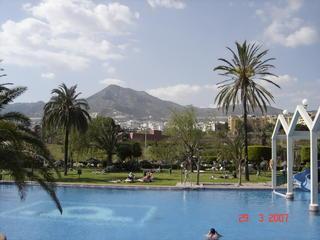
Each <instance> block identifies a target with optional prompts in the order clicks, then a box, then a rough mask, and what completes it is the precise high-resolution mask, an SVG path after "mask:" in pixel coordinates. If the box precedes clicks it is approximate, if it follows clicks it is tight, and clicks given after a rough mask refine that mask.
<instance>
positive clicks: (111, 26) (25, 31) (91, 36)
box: [0, 0, 139, 70]
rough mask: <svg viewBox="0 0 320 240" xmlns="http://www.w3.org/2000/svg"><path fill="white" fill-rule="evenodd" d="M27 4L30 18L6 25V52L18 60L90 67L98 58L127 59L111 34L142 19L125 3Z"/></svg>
mask: <svg viewBox="0 0 320 240" xmlns="http://www.w3.org/2000/svg"><path fill="white" fill-rule="evenodd" d="M24 9H25V10H26V13H27V14H29V17H27V18H24V19H22V20H20V21H12V20H7V21H6V22H4V23H3V24H2V25H1V28H0V55H1V57H2V58H4V59H6V62H8V63H12V64H17V65H23V66H34V65H41V66H51V65H59V66H65V67H68V68H70V69H73V70H79V69H84V68H86V67H88V65H89V64H90V63H91V62H92V61H93V60H103V61H105V60H110V59H112V60H115V59H121V58H123V52H120V49H118V47H117V45H118V43H117V44H113V43H112V42H111V41H109V40H107V39H108V37H109V36H110V35H118V36H119V37H118V39H120V40H118V41H121V37H122V38H123V37H124V36H126V34H127V33H128V32H127V31H128V28H129V27H130V25H132V24H134V23H135V21H136V20H137V19H138V18H139V14H138V13H135V12H132V11H131V10H130V9H129V7H127V6H125V5H121V4H119V3H109V4H95V3H94V2H91V1H88V0H43V1H41V2H40V3H38V4H35V5H32V4H30V3H29V4H25V5H24ZM109 39H110V38H109ZM123 44H124V43H123Z"/></svg>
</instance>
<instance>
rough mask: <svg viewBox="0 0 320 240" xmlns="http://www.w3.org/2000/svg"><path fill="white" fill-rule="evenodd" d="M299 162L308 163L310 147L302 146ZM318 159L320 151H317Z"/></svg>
mask: <svg viewBox="0 0 320 240" xmlns="http://www.w3.org/2000/svg"><path fill="white" fill-rule="evenodd" d="M300 156H301V162H302V163H304V164H305V163H307V162H308V163H309V162H310V146H302V147H301V150H300ZM318 159H320V151H319V150H318Z"/></svg>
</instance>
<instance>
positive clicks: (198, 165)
mask: <svg viewBox="0 0 320 240" xmlns="http://www.w3.org/2000/svg"><path fill="white" fill-rule="evenodd" d="M199 184H200V158H198V161H197V185H199Z"/></svg>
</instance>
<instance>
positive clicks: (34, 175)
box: [0, 74, 62, 213]
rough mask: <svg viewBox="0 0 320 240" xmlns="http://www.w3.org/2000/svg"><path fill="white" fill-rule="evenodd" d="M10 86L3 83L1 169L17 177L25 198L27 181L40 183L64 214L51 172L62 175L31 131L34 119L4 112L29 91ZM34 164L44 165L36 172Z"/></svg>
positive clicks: (0, 88) (0, 97)
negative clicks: (29, 167) (30, 166)
mask: <svg viewBox="0 0 320 240" xmlns="http://www.w3.org/2000/svg"><path fill="white" fill-rule="evenodd" d="M1 76H4V74H3V75H1ZM8 85H10V84H9V83H6V84H0V170H1V171H3V170H4V171H6V172H9V174H10V175H11V176H12V177H13V179H14V181H15V184H16V185H17V187H18V191H19V195H20V197H21V199H23V198H25V195H26V191H25V188H26V180H27V179H32V180H34V181H37V182H38V183H39V184H40V186H41V187H42V188H43V189H44V190H45V191H46V192H47V193H48V194H49V195H50V197H51V198H52V199H53V201H54V202H55V204H56V206H57V208H58V209H59V211H60V213H62V208H61V205H60V202H59V200H58V198H57V196H56V194H55V189H56V185H55V179H54V175H53V172H52V171H51V170H52V169H53V170H55V172H56V173H57V174H58V176H59V173H58V171H56V169H55V168H54V166H53V161H52V160H51V157H50V154H49V151H48V149H47V148H46V146H45V144H44V143H43V142H42V141H41V140H40V138H39V137H38V136H37V135H36V134H35V133H34V132H33V131H31V130H30V128H29V127H30V120H29V118H27V117H26V116H25V115H23V114H21V113H18V112H8V113H4V114H2V113H1V111H2V110H3V109H4V108H5V107H6V105H7V104H8V103H10V102H12V101H13V100H14V99H15V98H16V97H18V96H20V95H21V94H22V93H24V92H25V91H26V88H25V87H14V88H8ZM34 162H38V163H41V164H38V167H37V168H36V169H35V170H30V169H28V168H26V166H27V165H30V163H34ZM43 162H45V163H46V165H44V164H43Z"/></svg>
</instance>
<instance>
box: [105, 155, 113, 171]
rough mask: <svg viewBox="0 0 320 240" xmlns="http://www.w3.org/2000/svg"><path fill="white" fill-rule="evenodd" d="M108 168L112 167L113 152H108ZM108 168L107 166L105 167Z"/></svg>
mask: <svg viewBox="0 0 320 240" xmlns="http://www.w3.org/2000/svg"><path fill="white" fill-rule="evenodd" d="M106 165H107V166H110V165H112V152H108V157H107V162H106ZM104 167H106V166H104Z"/></svg>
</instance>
